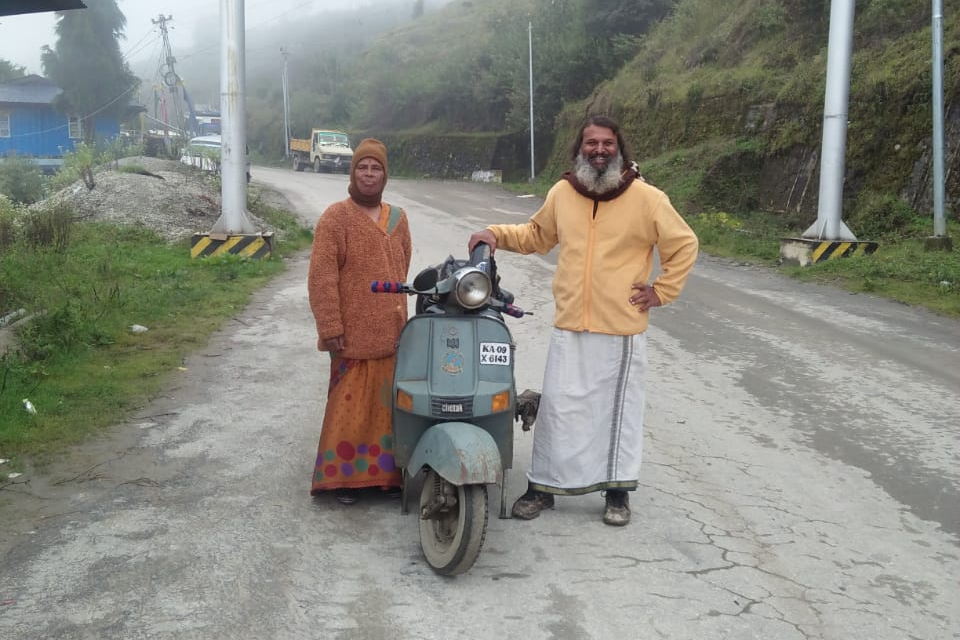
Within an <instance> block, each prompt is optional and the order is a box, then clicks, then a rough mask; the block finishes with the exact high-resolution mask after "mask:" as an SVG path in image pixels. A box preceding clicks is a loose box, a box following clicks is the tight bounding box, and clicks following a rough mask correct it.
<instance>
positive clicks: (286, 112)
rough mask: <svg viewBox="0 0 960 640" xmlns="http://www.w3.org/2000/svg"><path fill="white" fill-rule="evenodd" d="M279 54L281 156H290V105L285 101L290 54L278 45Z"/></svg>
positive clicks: (288, 83)
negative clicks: (281, 129)
mask: <svg viewBox="0 0 960 640" xmlns="http://www.w3.org/2000/svg"><path fill="white" fill-rule="evenodd" d="M280 55H281V56H283V75H282V77H281V83H282V84H283V157H284V158H289V157H290V106H289V103H288V102H287V92H288V91H289V87H290V81H289V80H288V78H287V58H288V57H290V54H289V53H288V52H287V50H286V49H285V48H284V47H280Z"/></svg>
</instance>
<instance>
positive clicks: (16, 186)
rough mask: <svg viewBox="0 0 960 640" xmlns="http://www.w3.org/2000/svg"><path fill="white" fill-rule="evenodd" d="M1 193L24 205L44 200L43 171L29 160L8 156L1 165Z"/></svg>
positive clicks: (12, 155)
mask: <svg viewBox="0 0 960 640" xmlns="http://www.w3.org/2000/svg"><path fill="white" fill-rule="evenodd" d="M0 193H2V194H5V195H6V196H7V197H8V198H10V199H11V200H13V201H14V202H19V203H22V204H33V203H34V202H37V201H38V200H42V199H43V170H42V169H40V167H39V166H38V165H37V164H36V163H35V162H33V161H32V160H29V159H28V158H21V157H18V156H16V155H14V154H10V155H8V156H7V158H6V160H4V161H3V162H2V163H0Z"/></svg>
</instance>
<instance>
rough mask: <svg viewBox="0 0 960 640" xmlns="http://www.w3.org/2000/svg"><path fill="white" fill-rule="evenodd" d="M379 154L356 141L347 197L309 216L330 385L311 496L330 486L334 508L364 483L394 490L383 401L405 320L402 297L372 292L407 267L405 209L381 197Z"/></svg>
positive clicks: (396, 478) (375, 143)
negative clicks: (317, 217) (314, 216)
mask: <svg viewBox="0 0 960 640" xmlns="http://www.w3.org/2000/svg"><path fill="white" fill-rule="evenodd" d="M386 183H387V150H386V147H384V145H383V143H381V142H380V141H379V140H374V139H372V138H368V139H366V140H363V141H362V142H361V143H360V144H359V145H358V146H357V148H356V150H355V151H354V154H353V160H352V161H351V163H350V186H349V188H348V192H349V194H350V197H349V198H347V199H346V200H342V201H340V202H336V203H334V204H332V205H331V206H330V207H328V208H327V210H326V211H324V212H323V215H322V216H321V217H320V220H319V221H318V222H317V226H316V230H315V232H314V239H313V250H312V253H311V255H310V271H309V275H308V281H307V288H308V292H309V297H310V307H311V309H312V310H313V315H314V318H315V319H316V323H317V337H318V340H317V348H318V349H319V350H321V351H329V352H330V386H329V389H328V391H327V407H326V411H325V413H324V416H323V427H322V428H321V431H320V444H319V447H318V448H317V461H316V466H315V467H314V473H313V483H312V487H311V490H310V493H311V494H312V495H319V494H320V493H321V492H323V491H330V490H332V491H334V497H335V498H336V499H337V501H338V502H340V503H342V504H353V503H355V502H356V501H357V498H358V496H359V491H360V489H361V488H364V487H381V488H383V489H385V490H390V492H391V493H392V494H394V495H395V494H396V493H397V490H398V488H399V487H400V483H401V476H400V470H399V469H397V468H396V466H395V464H394V459H393V434H392V431H391V426H390V406H391V394H392V386H393V369H394V364H395V361H396V345H397V341H398V340H399V338H400V330H401V329H402V328H403V325H404V323H405V322H406V320H407V300H406V297H403V296H395V295H385V294H375V293H372V292H371V291H370V282H371V281H373V280H388V281H397V282H404V281H406V279H407V270H408V269H409V267H410V254H411V242H410V227H409V224H408V222H407V216H406V213H405V212H404V211H403V210H402V209H400V208H399V207H395V206H390V205H388V204H387V203H385V202H383V200H382V198H381V196H382V195H383V189H384V187H385V186H386Z"/></svg>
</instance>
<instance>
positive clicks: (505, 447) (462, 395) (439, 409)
mask: <svg viewBox="0 0 960 640" xmlns="http://www.w3.org/2000/svg"><path fill="white" fill-rule="evenodd" d="M513 369H514V347H513V340H512V337H511V335H510V332H509V330H508V329H507V327H506V325H505V324H504V323H503V322H502V321H501V320H499V319H497V318H493V317H489V316H481V315H469V316H466V315H464V316H447V315H421V316H415V317H413V318H411V319H410V320H409V322H407V325H406V326H405V327H404V329H403V333H402V334H401V336H400V344H399V345H398V351H397V367H396V373H395V378H394V393H396V390H397V389H402V390H403V391H404V392H406V393H407V394H409V395H410V397H412V399H413V409H412V411H404V410H400V409H397V408H396V407H394V410H393V429H394V440H395V442H394V455H395V458H396V461H397V464H398V465H400V466H406V465H407V463H408V462H409V461H410V457H411V456H412V453H413V448H414V447H415V446H416V444H417V442H418V440H419V439H420V437H421V436H422V435H423V433H424V432H425V431H426V429H428V428H429V427H430V426H431V425H433V424H435V423H437V422H446V421H463V422H466V421H470V422H472V423H474V424H475V425H476V426H479V427H480V428H482V429H485V430H487V431H489V433H490V434H491V436H492V437H493V439H494V441H495V442H496V443H497V445H498V447H499V450H500V458H501V459H502V460H503V462H504V463H505V464H504V468H510V467H511V466H512V460H513V418H514V416H513V404H514V402H515V400H516V390H515V388H514V381H513ZM503 391H508V392H509V393H510V402H509V403H508V406H509V407H510V409H508V410H506V411H501V412H498V413H494V412H493V411H492V410H491V404H492V400H493V397H494V396H495V395H496V394H498V393H502V392H503Z"/></svg>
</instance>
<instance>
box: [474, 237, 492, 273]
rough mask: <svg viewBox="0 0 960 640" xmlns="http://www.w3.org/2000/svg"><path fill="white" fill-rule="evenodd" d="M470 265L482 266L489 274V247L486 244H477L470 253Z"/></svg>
mask: <svg viewBox="0 0 960 640" xmlns="http://www.w3.org/2000/svg"><path fill="white" fill-rule="evenodd" d="M470 264H472V265H474V266H480V265H484V267H483V269H484V271H486V272H487V274H489V273H490V245H488V244H487V243H486V242H478V243H477V246H475V247H474V248H473V251H471V252H470Z"/></svg>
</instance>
